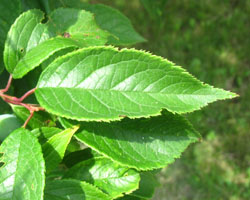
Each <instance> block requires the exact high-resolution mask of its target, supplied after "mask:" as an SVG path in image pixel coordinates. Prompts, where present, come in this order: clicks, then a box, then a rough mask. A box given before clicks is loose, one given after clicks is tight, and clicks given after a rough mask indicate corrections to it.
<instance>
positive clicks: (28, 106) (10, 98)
mask: <svg viewBox="0 0 250 200" xmlns="http://www.w3.org/2000/svg"><path fill="white" fill-rule="evenodd" d="M11 82H12V75H10V77H9V80H8V83H7V85H6V87H5V88H4V89H2V90H0V97H1V98H2V99H3V100H4V101H5V102H7V103H10V104H14V105H20V106H23V107H25V108H26V109H27V110H29V112H30V115H29V117H28V118H27V120H26V121H25V123H24V125H23V127H24V128H26V126H27V124H28V123H29V121H30V120H31V118H32V117H33V115H34V112H37V111H40V110H45V109H44V108H42V107H39V106H38V105H34V104H26V103H22V102H23V100H24V99H26V98H27V97H28V96H30V95H31V94H33V93H34V92H35V90H36V88H34V89H32V90H30V91H28V92H26V93H25V94H24V95H23V96H22V97H20V98H17V97H13V96H10V95H7V94H4V93H5V92H7V91H8V90H9V88H10V85H11Z"/></svg>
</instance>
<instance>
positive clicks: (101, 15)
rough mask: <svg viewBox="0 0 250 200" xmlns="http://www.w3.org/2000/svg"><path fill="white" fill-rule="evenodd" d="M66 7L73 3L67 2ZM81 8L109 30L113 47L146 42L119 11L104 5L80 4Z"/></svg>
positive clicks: (109, 41)
mask: <svg viewBox="0 0 250 200" xmlns="http://www.w3.org/2000/svg"><path fill="white" fill-rule="evenodd" d="M64 5H65V6H71V2H67V1H66V2H65V3H64ZM78 6H80V8H82V9H85V10H88V11H90V12H92V13H94V14H95V18H96V22H97V24H98V25H99V26H100V27H101V28H102V29H103V30H107V31H108V32H110V33H111V34H113V36H110V37H109V40H108V43H109V44H113V45H132V44H136V43H139V42H145V41H146V40H145V39H144V38H143V37H142V36H141V35H139V34H138V33H137V32H136V31H135V29H134V28H133V25H132V24H131V22H130V20H129V19H128V18H127V17H126V16H125V15H123V14H122V13H121V12H120V11H119V10H117V9H114V8H111V7H108V6H105V5H102V4H88V3H83V2H81V3H79V4H78Z"/></svg>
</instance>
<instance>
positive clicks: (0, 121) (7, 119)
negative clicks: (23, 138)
mask: <svg viewBox="0 0 250 200" xmlns="http://www.w3.org/2000/svg"><path fill="white" fill-rule="evenodd" d="M22 125H23V123H22V122H21V121H20V120H19V119H17V117H16V116H15V115H10V114H4V115H0V142H1V141H4V139H5V138H6V137H7V136H8V135H9V134H10V133H11V132H12V131H14V130H15V129H17V128H20V127H21V126H22Z"/></svg>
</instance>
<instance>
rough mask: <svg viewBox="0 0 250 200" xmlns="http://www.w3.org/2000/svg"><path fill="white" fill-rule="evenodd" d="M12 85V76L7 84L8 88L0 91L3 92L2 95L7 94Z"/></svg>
mask: <svg viewBox="0 0 250 200" xmlns="http://www.w3.org/2000/svg"><path fill="white" fill-rule="evenodd" d="M11 83H12V75H10V77H9V80H8V83H7V85H6V87H5V88H4V89H2V90H0V92H1V93H5V92H7V91H8V90H9V89H10V85H11Z"/></svg>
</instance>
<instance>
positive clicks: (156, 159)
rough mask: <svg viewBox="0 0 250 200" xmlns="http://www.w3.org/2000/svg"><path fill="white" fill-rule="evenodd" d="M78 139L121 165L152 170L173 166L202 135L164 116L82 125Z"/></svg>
mask: <svg viewBox="0 0 250 200" xmlns="http://www.w3.org/2000/svg"><path fill="white" fill-rule="evenodd" d="M75 123H77V122H75ZM75 137H76V138H77V139H78V140H79V141H81V142H83V143H84V144H86V145H88V146H89V147H91V148H93V149H95V150H96V151H98V152H99V153H101V154H103V155H105V156H107V157H109V158H111V159H112V160H114V161H117V162H119V163H120V164H122V165H125V166H129V167H133V168H136V169H140V170H150V169H154V168H162V167H165V166H166V165H168V164H169V163H172V162H173V161H174V160H175V158H179V157H180V155H181V153H182V152H183V151H184V150H185V149H186V148H187V146H188V145H189V144H191V143H193V142H196V141H198V140H199V137H200V136H199V134H198V133H197V132H196V131H195V130H194V129H193V127H192V126H191V125H190V124H189V123H188V121H187V120H186V119H185V118H184V117H182V116H179V115H177V114H175V115H174V114H172V113H164V114H163V115H162V116H158V117H152V118H150V119H144V118H142V119H134V120H131V119H127V118H126V119H123V120H122V121H120V122H111V123H104V122H102V123H100V122H82V123H81V131H80V132H79V133H76V134H75Z"/></svg>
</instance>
